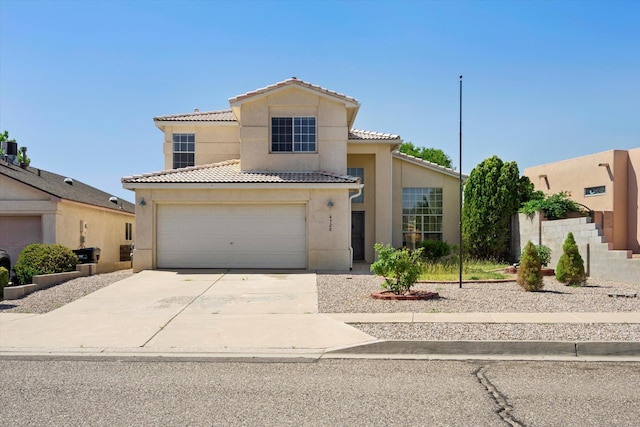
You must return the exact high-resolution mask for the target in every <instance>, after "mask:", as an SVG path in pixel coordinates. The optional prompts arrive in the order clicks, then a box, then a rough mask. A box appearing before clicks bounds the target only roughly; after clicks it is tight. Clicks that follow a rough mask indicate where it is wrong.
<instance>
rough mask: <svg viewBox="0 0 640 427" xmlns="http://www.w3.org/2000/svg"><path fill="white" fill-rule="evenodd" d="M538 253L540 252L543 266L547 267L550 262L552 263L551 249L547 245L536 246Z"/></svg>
mask: <svg viewBox="0 0 640 427" xmlns="http://www.w3.org/2000/svg"><path fill="white" fill-rule="evenodd" d="M536 251H538V256H539V257H540V263H541V264H542V266H543V267H546V266H547V265H549V262H551V248H550V247H549V246H545V245H536Z"/></svg>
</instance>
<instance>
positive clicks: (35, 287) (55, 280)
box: [2, 264, 98, 300]
mask: <svg viewBox="0 0 640 427" xmlns="http://www.w3.org/2000/svg"><path fill="white" fill-rule="evenodd" d="M97 265H98V264H78V265H77V266H76V271H67V272H65V273H54V274H39V275H36V276H33V280H32V281H33V283H30V284H28V285H18V286H7V287H5V288H4V290H3V297H2V299H5V300H13V299H19V298H22V297H25V296H27V295H29V294H31V293H33V292H36V291H39V290H40V289H45V288H48V287H50V286H54V285H59V284H60V283H64V282H66V281H69V280H72V279H75V278H78V277H85V276H92V275H94V274H96V272H97V268H96V267H97Z"/></svg>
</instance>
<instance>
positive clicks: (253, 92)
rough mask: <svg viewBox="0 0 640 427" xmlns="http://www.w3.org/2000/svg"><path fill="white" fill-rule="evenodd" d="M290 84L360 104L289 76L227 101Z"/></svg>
mask: <svg viewBox="0 0 640 427" xmlns="http://www.w3.org/2000/svg"><path fill="white" fill-rule="evenodd" d="M291 84H296V85H298V86H303V87H306V88H309V89H313V90H317V91H318V92H322V93H324V94H326V95H330V96H335V97H337V98H341V99H343V100H344V101H347V102H353V103H355V104H360V103H359V102H358V100H357V99H355V98H353V97H351V96H347V95H344V94H342V93H338V92H335V91H333V90H329V89H326V88H323V87H321V86H317V85H314V84H311V83H308V82H305V81H303V80H300V79H298V78H297V77H291V78H290V79H287V80H283V81H281V82H278V83H274V84H272V85H269V86H266V87H263V88H260V89H256V90H253V91H251V92H247V93H243V94H242V95H238V96H234V97H233V98H229V102H230V103H234V102H238V101H241V100H243V99H246V98H250V97H252V96H255V95H260V94H262V93H265V92H268V91H270V90H273V89H277V88H280V87H284V86H287V85H291Z"/></svg>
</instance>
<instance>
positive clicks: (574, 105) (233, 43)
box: [0, 0, 640, 200]
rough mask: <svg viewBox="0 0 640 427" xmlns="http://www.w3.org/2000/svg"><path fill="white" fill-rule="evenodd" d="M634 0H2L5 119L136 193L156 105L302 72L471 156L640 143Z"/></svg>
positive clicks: (154, 150)
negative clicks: (131, 178)
mask: <svg viewBox="0 0 640 427" xmlns="http://www.w3.org/2000/svg"><path fill="white" fill-rule="evenodd" d="M638 22H640V2H637V1H603V2H600V1H393V2H391V1H306V2H298V1H275V2H273V1H235V2H226V1H179V2H178V1H144V0H139V1H127V2H125V1H116V0H110V1H99V0H92V1H55V0H49V1H46V0H41V1H30V0H21V1H14V0H0V131H2V130H5V129H6V130H8V131H9V134H10V136H11V137H12V138H15V139H16V140H17V142H18V145H19V146H23V145H24V146H27V147H28V155H29V157H30V158H31V159H32V163H31V165H32V166H35V167H40V168H42V169H46V170H49V171H52V172H55V173H59V174H61V175H66V176H70V177H72V178H75V179H78V180H81V181H84V182H86V183H88V184H90V185H93V186H96V187H98V188H100V189H102V190H104V191H107V192H109V193H111V194H113V195H116V196H118V197H123V198H126V199H127V200H132V199H133V193H132V192H130V191H128V190H124V189H122V186H121V184H120V178H121V177H123V176H127V175H132V174H138V173H143V172H152V171H156V170H161V169H163V166H164V161H163V155H162V141H163V136H162V133H161V132H160V131H159V130H158V129H157V128H156V127H155V125H154V124H153V117H154V116H158V115H165V114H174V113H183V112H189V111H193V109H194V108H195V107H197V108H199V109H200V111H207V110H217V109H226V108H228V107H229V104H228V99H229V98H230V97H233V96H235V95H238V94H242V93H245V92H247V91H250V90H254V89H257V88H260V87H264V86H267V85H269V84H272V83H275V82H278V81H282V80H285V79H287V78H289V77H291V76H296V77H298V78H300V79H302V80H305V81H308V82H311V83H314V84H317V85H320V86H323V87H326V88H328V89H331V90H335V91H338V92H341V93H344V94H346V95H349V96H353V97H355V98H356V99H358V100H359V101H360V103H361V107H360V112H359V114H358V118H357V119H356V123H355V127H356V128H359V129H365V130H372V131H378V132H388V133H396V134H399V135H400V136H401V137H402V138H403V139H404V140H405V141H411V142H413V143H414V144H416V145H419V146H426V147H435V148H440V149H442V150H443V151H444V152H445V153H447V154H448V155H449V156H450V157H451V158H452V159H453V162H454V164H455V165H456V168H457V169H459V166H458V165H459V159H460V156H459V150H458V138H459V137H458V129H459V77H458V76H459V75H461V74H462V75H464V81H463V153H462V160H463V161H462V170H463V172H464V173H469V172H470V171H471V169H473V167H475V166H476V165H477V164H478V163H480V162H481V161H482V160H484V159H485V158H487V157H490V156H492V155H494V154H496V155H498V156H499V157H500V158H501V159H502V160H504V161H516V162H517V163H518V166H519V168H520V172H521V173H522V171H524V169H525V168H527V167H530V166H534V165H538V164H543V163H549V162H554V161H558V160H563V159H567V158H572V157H578V156H582V155H587V154H591V153H596V152H600V151H606V150H611V149H630V148H635V147H639V146H640V26H639V25H638Z"/></svg>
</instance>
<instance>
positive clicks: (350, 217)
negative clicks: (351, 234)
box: [349, 178, 362, 270]
mask: <svg viewBox="0 0 640 427" xmlns="http://www.w3.org/2000/svg"><path fill="white" fill-rule="evenodd" d="M358 181H360V178H358ZM361 194H362V187H360V188H358V191H357V192H356V193H353V194H352V195H351V196H349V211H351V206H352V202H353V199H355V198H356V197H358V196H359V195H361ZM352 221H353V216H352V215H349V230H353V229H352V227H353V224H352ZM349 270H353V246H351V242H349Z"/></svg>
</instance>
